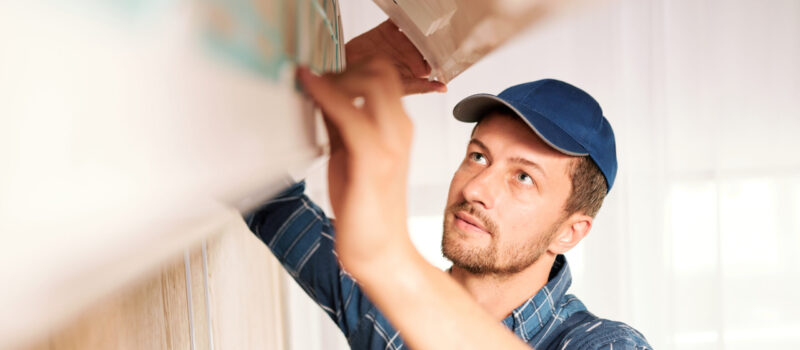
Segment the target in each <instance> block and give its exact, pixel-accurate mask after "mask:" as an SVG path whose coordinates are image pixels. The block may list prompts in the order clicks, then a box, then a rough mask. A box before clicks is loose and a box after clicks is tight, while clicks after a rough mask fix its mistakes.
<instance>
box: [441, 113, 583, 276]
mask: <svg viewBox="0 0 800 350" xmlns="http://www.w3.org/2000/svg"><path fill="white" fill-rule="evenodd" d="M572 158H573V157H570V156H568V155H565V154H563V153H560V152H558V151H556V150H555V149H553V148H551V147H550V146H548V145H547V144H545V143H544V142H543V141H542V140H541V139H540V138H539V137H538V136H537V135H536V134H535V133H534V132H533V131H532V130H531V129H530V127H528V126H527V125H526V124H525V123H524V122H523V121H522V120H520V119H519V118H517V117H513V116H507V115H504V114H490V115H488V116H486V117H485V118H484V119H483V120H482V121H481V122H480V124H479V125H478V126H477V128H476V129H475V131H474V134H473V135H472V139H471V140H470V142H469V145H468V146H467V153H466V156H465V157H464V160H463V162H462V163H461V165H460V166H459V168H458V170H456V173H455V175H453V180H452V182H451V183H450V192H449V194H448V198H447V209H446V210H445V215H444V236H443V238H442V253H443V254H444V256H445V257H447V258H448V259H450V260H451V261H452V262H453V264H454V266H457V267H460V268H463V269H465V270H467V271H470V272H473V273H495V274H510V273H516V272H519V271H522V270H523V269H525V268H526V267H528V266H530V265H531V264H533V263H534V262H536V260H537V259H538V258H539V256H541V255H542V254H543V253H544V252H545V251H547V247H548V245H549V244H550V241H551V240H552V237H553V236H554V234H555V233H556V232H557V231H558V230H559V228H560V226H561V224H562V223H563V222H564V216H565V213H564V210H563V208H564V204H565V203H566V200H567V198H568V197H569V195H570V192H571V190H572V182H571V177H570V174H569V170H570V162H571V160H572Z"/></svg>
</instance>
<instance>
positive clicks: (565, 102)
mask: <svg viewBox="0 0 800 350" xmlns="http://www.w3.org/2000/svg"><path fill="white" fill-rule="evenodd" d="M498 106H505V107H508V108H510V109H511V110H512V111H514V112H515V113H516V114H517V115H518V116H519V117H520V118H521V119H522V120H523V121H525V123H526V124H528V126H530V127H531V129H533V131H534V132H535V133H536V134H537V135H539V137H540V138H541V139H542V140H543V141H544V142H545V143H547V144H548V145H550V147H553V148H555V149H556V150H557V151H559V152H561V153H564V154H568V155H571V156H589V158H591V159H592V160H593V161H594V163H595V164H597V167H598V168H600V172H602V173H603V176H604V177H605V178H606V184H607V186H608V188H607V189H606V190H607V191H610V190H611V185H613V184H614V177H615V176H616V175H617V147H616V143H615V141H614V131H613V130H611V124H609V123H608V119H606V117H604V116H603V110H602V109H600V105H599V104H598V103H597V101H595V100H594V98H592V96H590V95H589V94H587V93H586V92H584V91H583V90H581V89H579V88H577V87H575V86H572V85H570V84H567V83H565V82H563V81H560V80H555V79H542V80H537V81H533V82H530V83H524V84H519V85H514V86H512V87H510V88H508V89H505V90H503V92H501V93H500V94H499V95H497V96H495V95H491V94H475V95H472V96H468V97H467V98H465V99H463V100H461V102H459V103H458V104H457V105H456V107H455V108H454V109H453V116H455V117H456V119H458V120H460V121H462V122H477V121H478V120H480V119H481V118H482V117H484V114H486V112H487V111H489V110H490V109H492V108H494V107H498Z"/></svg>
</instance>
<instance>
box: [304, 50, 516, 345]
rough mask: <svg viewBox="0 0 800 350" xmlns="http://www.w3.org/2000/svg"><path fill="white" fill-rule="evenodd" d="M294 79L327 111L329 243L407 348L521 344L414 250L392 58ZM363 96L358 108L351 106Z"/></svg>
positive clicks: (403, 119) (405, 129)
mask: <svg viewBox="0 0 800 350" xmlns="http://www.w3.org/2000/svg"><path fill="white" fill-rule="evenodd" d="M298 78H299V79H300V81H301V82H302V84H303V86H304V87H305V89H306V91H307V92H308V93H309V94H310V95H311V96H312V97H313V98H314V99H315V100H316V101H317V103H318V104H319V105H320V107H321V108H322V109H323V111H324V113H325V115H326V124H327V126H328V132H329V136H330V140H331V158H330V162H329V167H328V182H329V190H330V198H331V204H332V206H333V210H334V213H335V214H336V217H337V230H338V236H337V240H336V244H335V249H336V251H337V253H338V255H339V259H340V261H341V263H342V264H343V266H344V267H345V269H347V270H348V271H350V272H351V273H352V274H353V276H354V277H355V278H356V280H357V281H358V282H359V284H360V285H361V286H362V289H363V290H364V291H365V292H366V294H367V296H369V298H370V299H371V300H372V301H373V302H374V303H375V304H376V305H377V307H378V308H379V309H380V310H381V311H382V312H383V314H384V315H386V316H387V318H388V319H389V321H390V322H391V323H392V324H393V325H394V326H395V327H396V328H397V329H398V330H399V331H400V333H401V334H402V336H403V339H405V341H406V342H407V343H408V345H409V346H410V347H411V348H414V349H487V348H501V349H528V348H529V347H528V346H527V345H525V344H524V343H523V342H522V341H521V340H519V339H517V338H516V337H515V336H514V335H513V334H512V333H511V332H510V331H508V330H507V329H505V328H503V327H502V325H501V324H500V323H499V322H497V321H495V320H493V319H492V318H491V317H490V316H489V315H488V314H487V313H486V312H485V311H484V310H483V309H482V308H481V307H480V306H479V305H478V304H477V303H476V302H475V301H474V300H472V298H471V297H470V296H469V294H468V293H467V292H466V291H465V290H464V289H462V288H461V286H459V285H458V284H457V283H456V282H455V281H454V280H452V279H451V278H450V277H449V276H448V275H446V274H445V273H444V272H442V271H440V270H438V269H436V268H435V267H433V266H432V265H430V264H428V263H427V262H426V261H425V260H424V259H423V258H422V257H421V256H420V254H419V253H418V252H417V251H416V250H415V249H414V247H413V245H412V243H411V240H410V238H409V236H408V230H407V227H406V183H407V175H408V162H409V149H410V144H411V135H412V125H411V121H410V120H409V118H408V117H407V116H406V114H405V112H404V110H403V108H402V103H401V101H400V98H401V96H402V95H403V94H404V89H403V85H402V83H401V79H400V76H399V75H398V73H397V72H396V70H395V67H394V65H393V63H392V61H391V60H370V61H368V62H366V63H364V64H357V65H351V66H350V67H349V68H348V70H347V71H346V72H345V73H342V74H336V75H326V76H323V77H317V76H314V75H312V74H311V73H310V72H309V71H308V70H307V69H300V70H298ZM356 97H362V98H363V99H364V103H363V105H362V106H361V107H356V106H354V104H353V101H354V98H356Z"/></svg>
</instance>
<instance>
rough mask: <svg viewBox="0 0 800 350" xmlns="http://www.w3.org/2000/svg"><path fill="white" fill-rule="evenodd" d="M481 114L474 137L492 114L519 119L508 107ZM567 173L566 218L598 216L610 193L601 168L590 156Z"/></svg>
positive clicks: (574, 163)
mask: <svg viewBox="0 0 800 350" xmlns="http://www.w3.org/2000/svg"><path fill="white" fill-rule="evenodd" d="M481 112H482V113H481V115H482V117H481V118H480V119H478V122H477V123H475V126H474V127H473V128H472V133H471V134H472V135H474V134H475V130H476V129H477V128H478V124H480V123H481V121H483V119H484V117H486V116H488V115H490V114H503V115H507V116H513V117H515V118H519V117H518V116H517V114H516V113H515V112H514V111H513V110H512V109H511V108H508V107H506V106H493V107H490V108H488V109H486V110H483V111H481ZM567 171H568V172H569V173H568V174H569V176H570V177H571V178H572V192H571V193H570V195H569V197H568V198H567V201H566V203H565V204H564V213H565V217H567V216H570V215H572V214H574V213H577V212H581V213H584V214H586V215H588V216H591V217H595V216H597V212H598V211H600V207H601V206H602V205H603V199H605V197H606V194H607V192H608V186H607V185H606V178H605V176H603V173H602V172H601V171H600V168H599V167H598V166H597V164H596V163H595V162H594V161H593V160H592V159H591V158H589V156H576V157H574V158H573V159H572V162H571V163H570V165H569V169H568V170H567Z"/></svg>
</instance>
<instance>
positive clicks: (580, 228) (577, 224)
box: [548, 212, 594, 254]
mask: <svg viewBox="0 0 800 350" xmlns="http://www.w3.org/2000/svg"><path fill="white" fill-rule="evenodd" d="M593 220H594V219H593V218H592V217H591V216H588V215H586V214H583V213H580V212H578V213H573V214H572V215H570V216H569V217H568V218H567V219H566V220H564V222H563V223H561V225H559V228H558V231H557V233H556V235H555V237H553V240H552V241H550V245H549V246H548V250H549V251H550V252H552V253H553V254H564V253H566V252H568V251H569V250H570V249H572V248H573V247H575V246H576V245H578V242H580V241H581V240H582V239H583V238H584V237H586V235H588V234H589V230H591V229H592V221H593Z"/></svg>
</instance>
